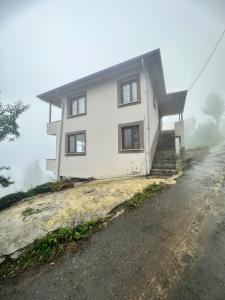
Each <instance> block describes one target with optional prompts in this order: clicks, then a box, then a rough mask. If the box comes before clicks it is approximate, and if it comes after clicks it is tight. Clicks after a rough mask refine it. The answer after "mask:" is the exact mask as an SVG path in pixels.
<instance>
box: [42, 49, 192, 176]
mask: <svg viewBox="0 0 225 300" xmlns="http://www.w3.org/2000/svg"><path fill="white" fill-rule="evenodd" d="M186 94H187V91H182V92H177V93H171V94H167V93H166V88H165V83H164V76H163V68H162V62H161V55H160V50H159V49H157V50H154V51H151V52H149V53H146V54H144V55H141V56H138V57H135V58H133V59H131V60H128V61H125V62H123V63H120V64H117V65H115V66H113V67H110V68H107V69H104V70H102V71H99V72H97V73H94V74H91V75H89V76H86V77H84V78H81V79H78V80H76V81H73V82H71V83H68V84H66V85H63V86H60V87H58V88H55V89H53V90H50V91H48V92H45V93H43V94H40V95H38V98H40V99H41V100H44V101H46V102H48V103H49V104H50V120H49V123H48V124H47V133H48V134H50V135H55V136H56V157H55V158H54V159H49V160H47V169H48V170H51V171H54V172H55V173H56V174H57V177H58V178H59V177H62V176H66V177H78V178H88V177H95V178H107V177H120V176H127V175H144V174H149V172H150V170H151V168H152V165H153V164H154V162H153V159H154V154H155V151H158V152H160V151H161V154H160V153H158V161H156V167H154V170H155V174H157V170H158V171H160V170H162V169H165V170H168V169H171V170H174V169H175V165H174V164H173V163H171V162H174V156H173V155H172V156H173V157H172V160H171V161H169V159H170V157H166V156H165V155H166V153H170V154H171V151H173V150H174V148H175V138H176V137H177V138H179V141H180V145H181V146H184V145H183V118H182V113H183V110H184V104H185V98H186ZM52 105H55V106H57V107H60V108H61V112H62V118H61V120H60V121H56V122H51V106H52ZM175 114H177V115H179V122H177V123H176V128H175V130H174V131H172V132H171V131H170V132H162V133H161V138H159V133H160V129H161V125H160V124H161V120H162V117H163V116H168V115H175ZM157 143H158V146H159V149H158V148H157V149H158V150H156V147H157ZM164 146H165V147H164ZM168 147H170V149H169V148H168ZM171 147H172V148H171ZM174 155H175V152H174ZM161 158H162V161H163V160H164V162H165V164H164V165H163V164H161V165H160V166H159V162H161ZM154 170H153V171H154ZM153 171H152V173H154V172H153Z"/></svg>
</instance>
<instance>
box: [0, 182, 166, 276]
mask: <svg viewBox="0 0 225 300" xmlns="http://www.w3.org/2000/svg"><path fill="white" fill-rule="evenodd" d="M164 187H165V186H164V185H163V184H156V183H153V184H150V185H148V186H147V187H146V188H145V189H144V190H143V192H139V193H136V194H134V196H133V197H132V198H130V199H129V200H127V201H125V202H123V203H122V204H120V205H118V206H117V207H115V208H114V209H113V210H112V211H111V212H110V213H109V216H108V217H106V218H102V219H97V220H93V221H88V222H86V223H83V224H80V225H78V226H76V227H74V228H70V227H63V228H59V229H57V230H55V231H54V232H52V233H49V234H47V235H46V236H44V237H41V238H40V239H37V240H36V241H35V242H34V243H33V244H32V245H29V246H28V247H27V248H26V249H24V251H23V252H22V254H21V255H20V256H19V258H18V259H17V260H12V259H11V258H7V259H6V260H5V261H4V262H3V263H2V264H0V279H2V280H3V279H5V278H9V277H13V276H16V275H18V274H19V273H20V272H22V271H24V270H26V269H29V268H32V267H36V266H38V265H40V264H43V263H46V262H51V261H52V260H53V259H54V258H55V257H57V256H59V255H60V254H62V253H63V252H64V251H65V249H66V248H68V247H69V246H70V245H72V244H73V243H75V244H76V243H77V242H78V241H82V240H85V239H88V238H89V237H90V236H91V235H92V234H93V233H94V232H96V231H98V230H100V229H102V228H103V227H104V224H106V223H107V222H109V221H110V220H112V218H113V216H115V214H116V213H117V212H118V211H121V210H125V211H128V210H130V209H134V208H137V207H138V206H140V205H141V203H143V202H144V201H145V200H147V199H149V198H150V197H151V196H152V195H154V194H155V193H158V192H160V191H162V190H163V188H164ZM24 213H25V215H29V214H32V213H33V210H32V209H30V208H28V209H27V210H26V212H25V211H24Z"/></svg>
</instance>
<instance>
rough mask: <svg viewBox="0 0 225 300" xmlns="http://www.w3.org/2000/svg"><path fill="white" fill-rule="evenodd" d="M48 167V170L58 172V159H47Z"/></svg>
mask: <svg viewBox="0 0 225 300" xmlns="http://www.w3.org/2000/svg"><path fill="white" fill-rule="evenodd" d="M46 169H47V170H48V171H52V172H56V171H57V164H56V159H46Z"/></svg>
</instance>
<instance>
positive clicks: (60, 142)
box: [57, 90, 65, 180]
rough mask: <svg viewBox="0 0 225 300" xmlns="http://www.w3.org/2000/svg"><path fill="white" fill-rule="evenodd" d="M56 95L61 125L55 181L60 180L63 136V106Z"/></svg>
mask: <svg viewBox="0 0 225 300" xmlns="http://www.w3.org/2000/svg"><path fill="white" fill-rule="evenodd" d="M57 95H58V97H59V99H60V101H61V125H60V133H59V152H58V166H57V180H60V166H61V149H62V134H63V121H64V107H65V104H64V103H63V101H62V98H61V96H60V94H59V91H58V90H57Z"/></svg>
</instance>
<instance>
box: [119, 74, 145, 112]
mask: <svg viewBox="0 0 225 300" xmlns="http://www.w3.org/2000/svg"><path fill="white" fill-rule="evenodd" d="M132 82H137V100H135V101H131V102H129V103H122V100H123V86H124V85H126V84H129V85H130V96H131V99H132ZM140 103H141V86H140V74H135V75H132V76H129V77H126V78H123V79H120V80H118V81H117V104H118V107H124V106H129V105H134V104H140Z"/></svg>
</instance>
